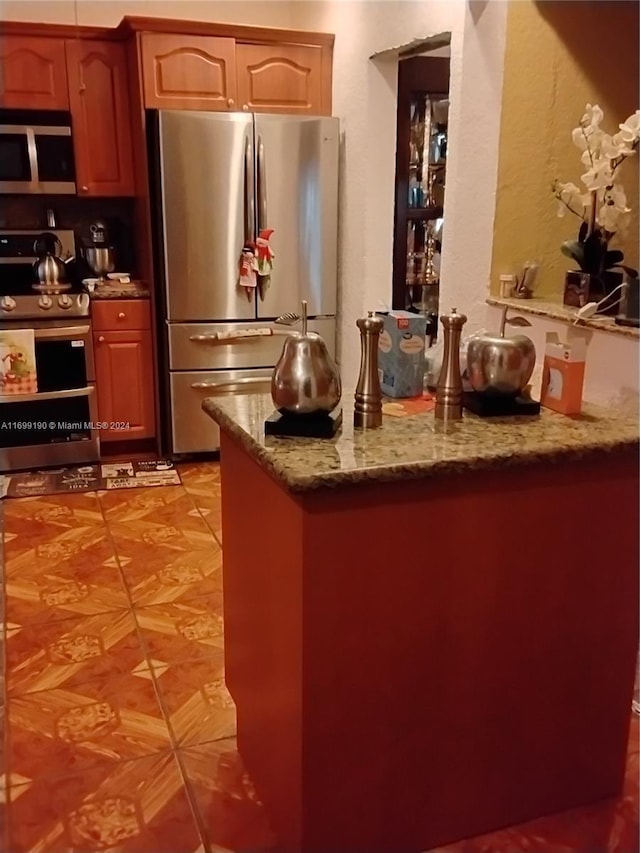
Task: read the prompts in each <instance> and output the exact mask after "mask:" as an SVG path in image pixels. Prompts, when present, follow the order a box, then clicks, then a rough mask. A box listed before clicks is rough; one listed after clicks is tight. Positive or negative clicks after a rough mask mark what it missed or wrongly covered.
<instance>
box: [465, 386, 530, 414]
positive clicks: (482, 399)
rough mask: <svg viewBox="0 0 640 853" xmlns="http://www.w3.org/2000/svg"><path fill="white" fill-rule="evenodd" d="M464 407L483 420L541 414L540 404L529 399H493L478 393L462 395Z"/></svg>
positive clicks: (467, 392)
mask: <svg viewBox="0 0 640 853" xmlns="http://www.w3.org/2000/svg"><path fill="white" fill-rule="evenodd" d="M462 405H463V406H464V408H465V409H468V410H469V411H470V412H473V414H474V415H478V416H479V417H481V418H499V417H509V416H512V415H539V414H540V403H537V402H536V401H535V400H531V399H529V398H527V397H511V396H509V397H506V396H505V397H498V396H495V397H493V396H487V395H486V394H480V393H478V392H477V391H465V392H464V393H463V394H462Z"/></svg>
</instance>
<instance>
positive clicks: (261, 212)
mask: <svg viewBox="0 0 640 853" xmlns="http://www.w3.org/2000/svg"><path fill="white" fill-rule="evenodd" d="M268 227H269V217H268V216H267V164H266V158H265V154H264V142H263V141H262V137H261V136H258V231H261V230H262V229H263V228H268Z"/></svg>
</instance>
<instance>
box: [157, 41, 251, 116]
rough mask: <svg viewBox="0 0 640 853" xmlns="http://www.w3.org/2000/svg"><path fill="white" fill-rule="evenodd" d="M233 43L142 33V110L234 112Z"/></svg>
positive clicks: (234, 65) (234, 67)
mask: <svg viewBox="0 0 640 853" xmlns="http://www.w3.org/2000/svg"><path fill="white" fill-rule="evenodd" d="M235 63H236V58H235V40H234V39H232V38H217V37H215V36H187V35H169V34H164V33H145V34H143V36H142V74H143V82H144V102H145V106H146V107H151V108H155V109H175V110H189V109H191V110H234V109H238V107H237V106H236V64H235Z"/></svg>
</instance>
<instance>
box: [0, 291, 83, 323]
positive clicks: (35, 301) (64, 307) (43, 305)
mask: <svg viewBox="0 0 640 853" xmlns="http://www.w3.org/2000/svg"><path fill="white" fill-rule="evenodd" d="M89 306H90V301H89V294H88V293H63V294H61V295H56V294H53V295H51V296H49V294H47V293H43V294H42V295H41V296H37V295H36V294H35V293H34V294H33V295H32V296H15V297H14V296H3V297H2V298H0V322H1V321H2V319H7V320H9V319H11V320H29V319H32V320H37V319H38V318H40V317H42V318H43V319H44V318H45V317H46V318H47V319H49V318H51V319H53V318H55V317H88V316H89Z"/></svg>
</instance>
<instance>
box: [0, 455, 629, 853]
mask: <svg viewBox="0 0 640 853" xmlns="http://www.w3.org/2000/svg"><path fill="white" fill-rule="evenodd" d="M180 475H181V479H182V485H181V486H167V487H158V488H153V489H139V490H138V489H136V490H124V489H123V490H113V491H103V492H96V493H82V494H69V495H51V496H46V497H45V498H35V497H31V498H22V499H19V500H5V501H1V502H0V520H1V521H2V525H3V531H4V548H3V550H2V551H0V619H1V620H2V629H1V630H0V639H2V643H1V644H0V650H1V651H2V654H0V663H2V664H3V666H4V664H5V658H6V684H5V680H4V672H5V670H4V669H2V670H0V850H2V851H3V853H4V851H5V850H6V851H8V852H9V853H27V851H30V853H36V851H37V853H96V852H97V851H102V850H107V851H114V853H240V851H251V853H267V851H274V850H276V849H277V839H276V838H275V837H274V836H273V833H272V831H271V829H270V826H269V821H268V816H267V814H266V812H265V809H264V807H263V806H262V804H261V803H260V802H259V799H258V796H257V794H256V791H255V789H254V787H253V785H252V782H251V779H250V778H249V776H248V775H247V773H246V771H245V769H244V767H243V766H242V760H241V757H240V755H239V754H238V750H237V745H236V740H235V731H236V717H235V707H234V705H233V701H232V699H231V696H230V695H229V693H228V691H227V689H226V686H225V682H224V643H223V621H222V620H223V610H222V602H223V589H222V548H221V543H222V522H221V511H220V498H221V483H220V471H219V467H218V465H217V464H216V463H200V462H198V463H189V464H185V465H181V466H180ZM7 694H8V696H7ZM5 702H6V705H5ZM5 718H6V723H5ZM638 741H639V739H638V718H637V717H635V716H634V717H633V718H632V726H631V738H630V742H629V758H628V767H627V775H626V782H625V790H624V794H623V796H622V797H620V798H618V799H616V800H614V801H611V802H607V803H597V804H595V805H593V806H591V807H589V808H586V809H577V810H575V811H573V812H566V813H564V814H562V815H552V816H550V817H548V818H544V819H542V820H538V821H533V822H531V823H529V824H524V825H522V826H518V827H510V828H507V829H504V830H501V831H500V832H496V833H492V834H491V835H487V836H483V837H481V838H475V839H468V840H466V841H462V842H458V843H456V844H452V845H449V846H447V847H443V848H440V849H439V850H438V851H431V853H522V851H530V853H638V849H639V848H638V841H637V839H638V774H639V771H640V765H639V742H638ZM3 743H4V744H5V748H4V749H3V748H2V744H3ZM585 748H586V749H588V745H585ZM327 853H333V851H327Z"/></svg>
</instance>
